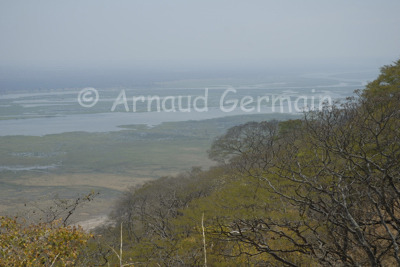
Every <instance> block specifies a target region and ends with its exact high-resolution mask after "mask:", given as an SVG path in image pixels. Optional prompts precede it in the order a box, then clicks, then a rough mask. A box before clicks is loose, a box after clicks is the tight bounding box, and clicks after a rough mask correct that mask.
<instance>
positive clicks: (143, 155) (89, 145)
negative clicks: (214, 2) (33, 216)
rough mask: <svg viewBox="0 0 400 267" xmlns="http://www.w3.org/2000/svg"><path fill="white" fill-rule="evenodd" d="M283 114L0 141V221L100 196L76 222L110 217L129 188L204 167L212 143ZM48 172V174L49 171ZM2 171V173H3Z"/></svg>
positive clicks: (281, 117)
mask: <svg viewBox="0 0 400 267" xmlns="http://www.w3.org/2000/svg"><path fill="white" fill-rule="evenodd" d="M287 118H293V116H289V115H284V114H269V115H251V116H250V115H249V116H234V117H226V118H220V119H212V120H204V121H186V122H174V123H163V124H161V125H158V126H155V127H152V128H149V127H147V126H144V125H126V126H121V131H117V132H107V133H86V132H73V133H63V134H55V135H46V136H41V137H38V136H5V137H0V148H1V149H0V215H1V214H15V213H16V212H24V213H25V212H26V211H27V210H32V209H33V208H35V207H44V206H46V205H50V204H51V199H53V198H55V197H59V198H74V197H77V196H79V195H83V194H85V193H88V192H90V191H92V190H94V191H97V192H100V195H99V197H98V198H97V199H96V201H94V202H93V204H91V205H90V206H86V208H83V209H81V210H80V211H79V212H78V213H77V214H76V215H77V217H76V220H82V219H89V218H91V217H93V216H95V215H102V214H106V213H108V211H109V210H110V209H112V207H113V205H114V200H115V199H116V198H117V197H118V196H119V195H120V194H121V192H123V191H124V190H125V189H126V188H127V187H130V186H133V185H136V184H140V183H143V182H144V181H146V180H150V179H156V178H158V177H161V176H166V175H174V174H177V173H179V172H184V171H188V170H190V168H191V167H192V166H199V167H202V168H208V167H210V166H211V165H212V164H213V163H212V162H211V161H210V160H209V159H208V158H207V149H208V148H209V146H210V144H211V142H212V141H213V140H214V138H215V137H216V136H218V135H220V134H222V133H224V131H225V130H226V129H228V128H230V127H232V126H234V125H237V124H240V123H244V122H246V121H250V120H255V121H260V120H269V119H287ZM46 166H47V167H49V168H46ZM1 168H2V169H1Z"/></svg>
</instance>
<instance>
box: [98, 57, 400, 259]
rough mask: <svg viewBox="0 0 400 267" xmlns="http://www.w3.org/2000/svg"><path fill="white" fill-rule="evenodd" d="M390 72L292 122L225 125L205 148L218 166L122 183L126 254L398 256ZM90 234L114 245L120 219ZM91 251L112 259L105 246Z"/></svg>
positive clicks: (397, 85)
mask: <svg viewBox="0 0 400 267" xmlns="http://www.w3.org/2000/svg"><path fill="white" fill-rule="evenodd" d="M399 73H400V60H399V61H397V62H396V63H395V64H394V65H391V66H385V67H384V68H382V71H381V75H380V76H379V77H378V79H377V80H376V81H373V82H371V83H370V84H368V86H367V88H366V90H364V91H363V92H358V97H357V98H352V99H348V100H347V101H346V102H345V103H342V104H340V105H335V106H332V107H326V109H325V110H323V111H321V112H309V113H307V114H305V116H304V118H303V119H301V120H289V121H285V122H277V121H269V122H250V123H245V124H243V125H239V126H234V127H232V128H230V129H229V130H228V131H227V132H226V133H225V134H223V135H221V136H220V137H218V138H216V139H215V141H214V142H213V144H212V145H211V148H210V150H209V151H208V152H209V156H210V158H211V159H213V160H216V161H217V162H219V164H220V165H218V166H217V167H214V168H211V169H210V170H208V171H201V170H200V169H199V168H193V169H192V171H191V172H190V173H186V174H182V175H178V176H175V177H164V178H161V179H158V180H154V181H151V182H148V183H145V184H144V185H142V186H137V187H133V188H131V189H130V190H129V191H127V192H126V194H125V195H124V196H123V197H121V199H120V201H119V202H118V203H117V205H116V208H115V210H114V212H113V213H112V217H113V218H114V220H115V221H116V225H118V226H123V229H122V230H123V233H124V234H123V242H122V243H123V244H124V255H125V256H124V257H125V259H127V261H129V262H133V263H134V264H135V266H159V265H162V266H199V265H205V262H207V265H209V266H259V265H262V266H394V265H399V264H400V254H399V253H400V251H399V246H400V241H399V236H400V223H399V222H400V216H399V214H400V203H399V199H400V190H399V188H400V145H399V144H400V142H399V140H400V114H399V110H400V75H399ZM203 217H204V219H203ZM202 225H203V226H204V229H203V228H202ZM98 231H99V233H102V238H103V241H102V242H104V243H107V244H109V246H111V247H114V248H118V247H119V242H120V240H119V237H120V231H121V229H120V227H115V228H114V227H104V228H103V229H99V230H98ZM204 236H205V240H204V239H203V237H204ZM204 241H205V242H204ZM100 258H101V259H103V261H102V262H101V261H99V259H100ZM92 260H93V262H97V263H101V264H107V263H111V264H114V263H116V262H118V260H119V259H118V258H117V257H116V255H115V253H114V254H113V253H110V252H107V251H105V250H104V249H103V250H101V251H100V250H98V254H97V256H96V257H93V258H92Z"/></svg>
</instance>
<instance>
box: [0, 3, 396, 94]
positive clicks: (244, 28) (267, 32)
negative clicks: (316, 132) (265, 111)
mask: <svg viewBox="0 0 400 267" xmlns="http://www.w3.org/2000/svg"><path fill="white" fill-rule="evenodd" d="M399 11H400V2H399V1H394V0H385V1H379V2H378V1H373V0H367V1H362V2H361V1H357V2H355V1H353V2H351V1H344V0H339V1H334V2H333V1H332V2H327V1H324V2H322V1H317V0H307V1H302V2H294V1H288V0H285V1H279V2H278V1H261V0H257V1H251V2H250V1H248V2H245V1H228V0H221V1H210V0H205V1H201V2H200V1H198V2H194V1H191V2H189V1H183V0H175V1H160V0H154V1H127V0H121V1H114V2H112V1H103V0H101V1H99V0H88V1H79V2H78V1H65V2H55V1H49V0H44V1H14V0H13V1H11V0H5V1H2V2H1V3H0V36H1V40H2V41H1V42H0V87H1V88H0V89H4V88H5V87H10V86H11V87H13V83H19V87H23V86H24V84H29V83H34V82H36V83H38V84H40V83H42V84H44V85H45V84H47V83H48V81H49V80H50V79H53V80H54V79H58V78H60V77H62V79H63V80H71V79H72V80H73V79H77V80H79V79H83V78H82V76H85V75H86V76H91V77H92V78H91V79H89V80H94V79H96V77H98V78H99V79H100V78H102V77H103V78H104V76H105V73H106V76H109V77H111V76H113V75H114V76H113V77H114V78H113V80H115V81H117V80H118V79H120V78H118V77H119V76H123V75H128V76H129V75H133V76H137V77H138V79H140V77H141V76H143V75H142V74H143V73H146V72H149V73H153V74H154V73H161V72H162V73H164V74H163V75H164V76H168V75H169V74H172V76H173V74H174V73H175V74H176V73H185V72H186V73H188V72H193V73H194V72H196V73H197V76H196V75H195V76H196V77H198V75H199V73H203V74H204V73H205V71H209V72H210V73H211V72H213V71H216V70H218V71H227V72H230V71H237V72H240V71H242V70H246V69H247V70H249V71H250V72H251V71H252V70H257V69H264V70H270V71H272V70H274V69H279V70H290V69H307V68H309V69H321V68H324V67H327V68H336V69H340V68H357V67H359V66H364V67H366V68H379V67H380V66H382V65H384V64H389V63H391V62H392V61H394V60H396V59H397V58H399V56H400V51H399V47H400V28H399V27H398V25H400V17H399V16H398V12H399ZM85 73H86V74H85ZM93 73H95V74H93ZM121 73H122V74H121ZM118 75H119V76H118ZM46 76H47V77H46ZM50 76H51V78H50ZM164 76H163V77H164ZM178 76H179V75H178ZM193 77H194V76H193ZM60 79H61V78H60ZM121 79H122V80H123V78H121ZM84 80H85V79H84ZM89 80H88V79H86V80H85V81H89ZM21 81H25V83H21ZM114 83H115V84H117V82H114ZM53 84H54V85H56V84H57V83H49V86H50V85H53ZM61 84H62V83H61ZM110 84H113V83H110ZM66 86H70V85H69V84H66Z"/></svg>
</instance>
